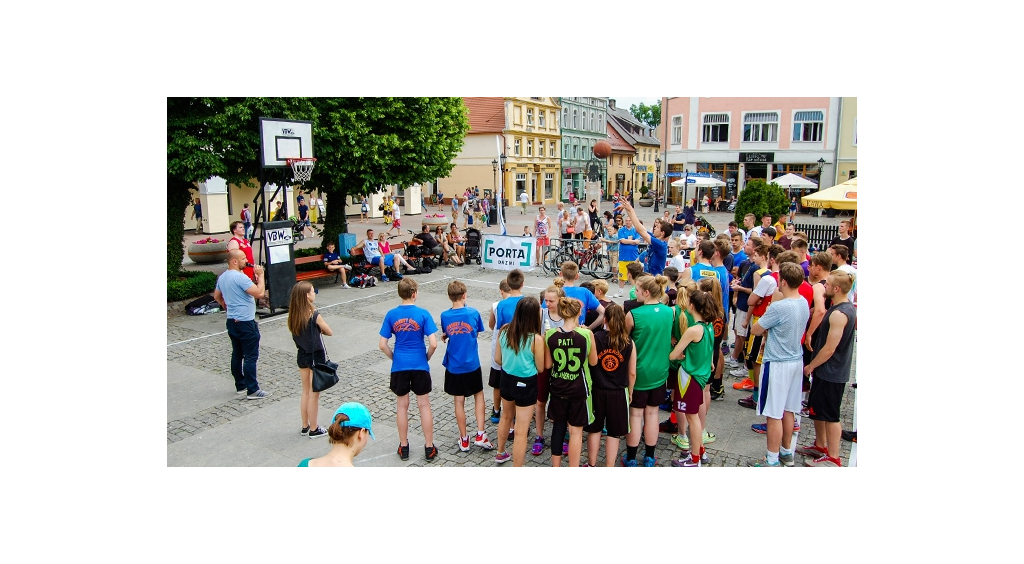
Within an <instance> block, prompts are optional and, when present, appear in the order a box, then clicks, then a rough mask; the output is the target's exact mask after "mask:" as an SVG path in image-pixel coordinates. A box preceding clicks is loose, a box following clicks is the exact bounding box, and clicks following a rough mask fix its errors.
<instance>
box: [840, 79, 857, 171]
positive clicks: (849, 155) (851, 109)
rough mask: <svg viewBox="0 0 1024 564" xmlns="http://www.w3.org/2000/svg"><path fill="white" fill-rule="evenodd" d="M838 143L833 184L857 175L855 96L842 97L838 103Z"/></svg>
mask: <svg viewBox="0 0 1024 564" xmlns="http://www.w3.org/2000/svg"><path fill="white" fill-rule="evenodd" d="M838 141H839V144H838V146H837V149H836V178H835V184H842V183H843V182H846V181H847V180H849V179H851V178H856V177H857V98H855V97H854V98H850V97H843V98H841V102H840V105H839V139H838Z"/></svg>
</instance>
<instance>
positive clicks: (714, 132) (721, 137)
mask: <svg viewBox="0 0 1024 564" xmlns="http://www.w3.org/2000/svg"><path fill="white" fill-rule="evenodd" d="M703 141H704V143H725V142H727V141H729V114H706V115H705V116H704V137H703Z"/></svg>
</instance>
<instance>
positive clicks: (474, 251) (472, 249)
mask: <svg viewBox="0 0 1024 564" xmlns="http://www.w3.org/2000/svg"><path fill="white" fill-rule="evenodd" d="M473 259H475V260H476V263H477V264H480V261H481V259H482V257H481V256H480V230H479V229H475V228H473V227H470V228H469V229H467V230H466V261H470V260H473Z"/></svg>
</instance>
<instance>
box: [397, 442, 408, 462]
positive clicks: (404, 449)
mask: <svg viewBox="0 0 1024 564" xmlns="http://www.w3.org/2000/svg"><path fill="white" fill-rule="evenodd" d="M398 456H399V457H400V458H401V459H402V460H409V445H405V446H402V445H398Z"/></svg>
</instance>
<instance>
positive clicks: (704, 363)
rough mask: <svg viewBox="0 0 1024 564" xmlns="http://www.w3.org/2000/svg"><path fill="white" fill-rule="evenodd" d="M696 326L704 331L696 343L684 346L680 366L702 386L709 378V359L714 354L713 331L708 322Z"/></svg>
mask: <svg viewBox="0 0 1024 564" xmlns="http://www.w3.org/2000/svg"><path fill="white" fill-rule="evenodd" d="M697 326H698V327H700V328H701V329H702V330H703V331H704V336H703V337H702V338H701V340H700V341H697V342H696V343H690V344H689V345H687V346H686V356H684V357H683V364H682V368H683V370H685V371H686V373H687V374H689V375H690V376H693V379H694V380H696V381H697V383H698V384H700V387H701V388H703V387H704V386H706V385H707V383H708V379H709V378H711V361H712V359H713V358H714V355H715V331H714V329H713V328H712V326H711V324H710V323H704V322H703V321H701V322H699V323H697Z"/></svg>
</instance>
